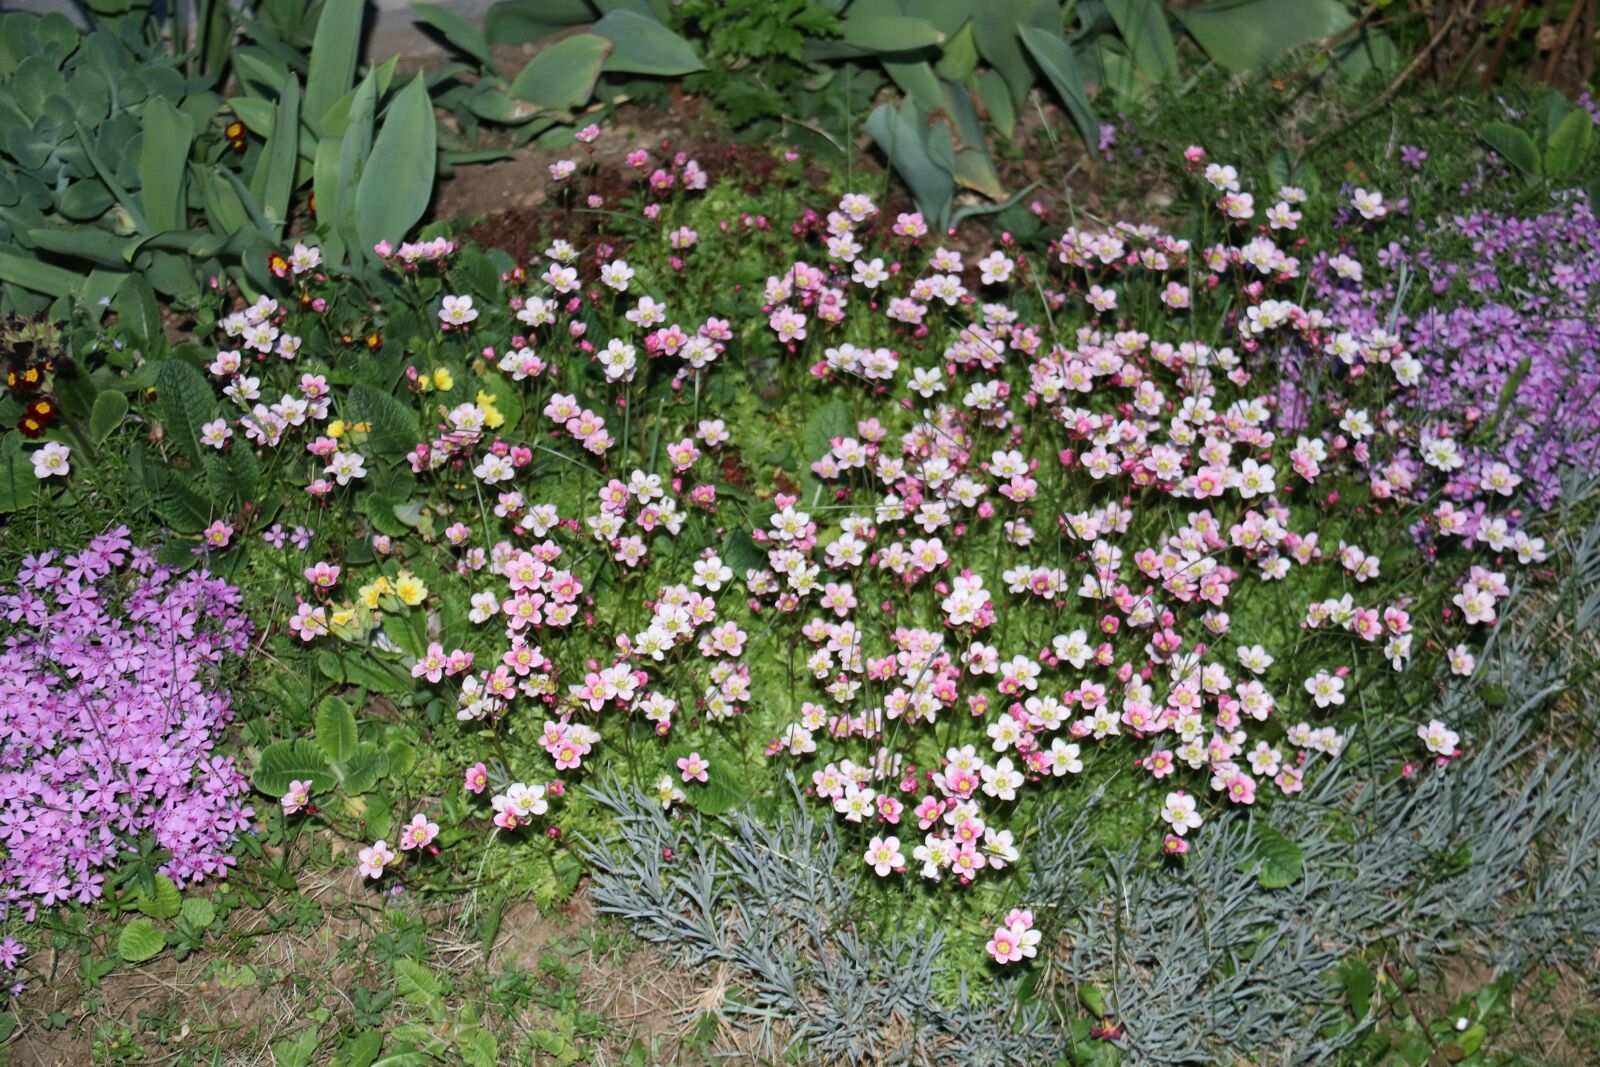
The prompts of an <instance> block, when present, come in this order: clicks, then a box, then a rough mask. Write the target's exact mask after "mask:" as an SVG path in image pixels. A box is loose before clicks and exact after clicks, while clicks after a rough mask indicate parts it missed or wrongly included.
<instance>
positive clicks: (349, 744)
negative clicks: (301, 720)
mask: <svg viewBox="0 0 1600 1067" xmlns="http://www.w3.org/2000/svg"><path fill="white" fill-rule="evenodd" d="M316 738H317V747H318V748H320V749H322V751H323V752H324V753H325V754H326V755H327V757H328V758H329V759H330V760H332V761H333V762H335V763H343V762H344V761H345V760H347V759H349V758H350V754H351V753H353V752H354V751H355V750H356V742H357V740H358V738H357V736H356V715H355V712H354V711H352V710H350V705H349V704H347V703H345V702H344V701H343V700H342V699H340V698H339V697H332V696H330V697H327V698H325V699H324V700H323V701H322V703H321V704H319V705H317V717H316Z"/></svg>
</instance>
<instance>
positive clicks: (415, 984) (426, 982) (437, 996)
mask: <svg viewBox="0 0 1600 1067" xmlns="http://www.w3.org/2000/svg"><path fill="white" fill-rule="evenodd" d="M394 977H395V982H394V984H395V989H396V990H397V991H398V992H399V993H400V995H401V996H402V997H404V998H405V999H407V1000H409V1001H411V1002H412V1003H413V1004H417V1005H419V1006H421V1007H424V1008H427V1007H429V1006H431V1005H435V1004H440V1005H441V1006H442V994H443V992H444V987H443V986H442V985H440V984H439V979H438V978H437V977H435V975H434V973H433V972H432V971H430V970H428V968H426V967H424V966H423V965H422V964H420V963H418V962H416V961H415V960H405V959H401V960H395V961H394Z"/></svg>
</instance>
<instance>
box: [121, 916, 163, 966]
mask: <svg viewBox="0 0 1600 1067" xmlns="http://www.w3.org/2000/svg"><path fill="white" fill-rule="evenodd" d="M166 947H167V939H166V937H165V936H163V935H162V933H161V931H160V930H157V929H156V924H155V923H153V922H151V921H150V920H149V919H134V920H133V921H132V922H130V923H128V925H126V926H124V927H123V928H122V933H121V934H119V935H118V936H117V955H118V956H121V957H122V958H123V960H125V961H126V962H128V963H143V962H144V961H145V960H148V959H154V958H155V957H157V956H159V955H161V950H162V949H164V948H166Z"/></svg>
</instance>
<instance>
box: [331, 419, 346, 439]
mask: <svg viewBox="0 0 1600 1067" xmlns="http://www.w3.org/2000/svg"><path fill="white" fill-rule="evenodd" d="M344 431H345V425H344V420H343V419H334V420H333V421H332V422H330V423H328V436H329V437H343V436H344Z"/></svg>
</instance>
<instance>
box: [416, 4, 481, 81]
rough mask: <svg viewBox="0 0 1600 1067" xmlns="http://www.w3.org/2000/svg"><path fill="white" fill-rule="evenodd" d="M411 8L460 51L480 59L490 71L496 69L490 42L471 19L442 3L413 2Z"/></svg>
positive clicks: (479, 62) (479, 61)
mask: <svg viewBox="0 0 1600 1067" xmlns="http://www.w3.org/2000/svg"><path fill="white" fill-rule="evenodd" d="M411 10H413V11H415V12H416V13H417V14H418V15H420V16H422V21H424V22H426V23H427V24H428V25H430V26H432V27H433V28H434V29H436V30H438V31H439V34H440V36H442V37H443V38H444V39H445V40H446V41H449V42H450V43H451V44H452V45H454V46H455V47H456V48H457V49H459V50H460V51H462V52H464V53H466V54H467V55H469V56H471V57H472V58H473V59H476V60H477V61H478V64H479V65H480V66H482V67H484V68H485V69H487V70H489V71H491V72H492V71H494V69H495V63H494V57H493V56H492V55H490V54H489V42H488V41H486V40H484V39H483V34H482V33H481V32H479V30H478V27H477V25H476V24H475V23H473V21H472V20H471V19H468V18H464V17H462V16H461V15H458V14H456V13H455V12H454V11H451V10H450V9H449V8H447V7H445V6H444V5H442V4H412V5H411Z"/></svg>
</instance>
